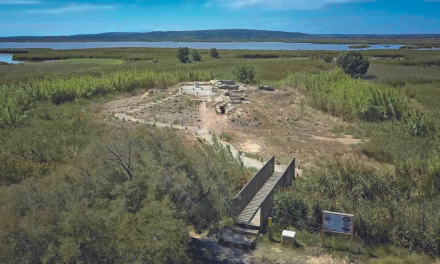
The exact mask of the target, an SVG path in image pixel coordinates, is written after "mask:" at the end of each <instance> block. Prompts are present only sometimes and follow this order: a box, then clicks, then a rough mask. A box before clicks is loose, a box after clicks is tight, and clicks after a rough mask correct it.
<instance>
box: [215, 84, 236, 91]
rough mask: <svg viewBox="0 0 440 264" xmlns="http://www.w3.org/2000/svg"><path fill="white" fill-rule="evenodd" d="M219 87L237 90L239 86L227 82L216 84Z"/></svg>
mask: <svg viewBox="0 0 440 264" xmlns="http://www.w3.org/2000/svg"><path fill="white" fill-rule="evenodd" d="M218 88H219V89H222V90H230V91H232V90H238V89H239V88H240V87H239V86H238V85H229V84H221V85H219V86H218Z"/></svg>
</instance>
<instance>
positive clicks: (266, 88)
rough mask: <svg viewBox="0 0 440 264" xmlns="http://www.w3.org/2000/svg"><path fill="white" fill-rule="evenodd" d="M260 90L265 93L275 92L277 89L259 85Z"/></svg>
mask: <svg viewBox="0 0 440 264" xmlns="http://www.w3.org/2000/svg"><path fill="white" fill-rule="evenodd" d="M258 90H263V91H275V89H274V88H273V86H264V85H258Z"/></svg>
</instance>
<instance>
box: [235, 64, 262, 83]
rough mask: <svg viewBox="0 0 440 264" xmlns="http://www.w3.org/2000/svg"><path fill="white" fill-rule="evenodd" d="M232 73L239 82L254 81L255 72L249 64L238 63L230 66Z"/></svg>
mask: <svg viewBox="0 0 440 264" xmlns="http://www.w3.org/2000/svg"><path fill="white" fill-rule="evenodd" d="M232 74H234V76H235V77H237V79H238V80H239V81H240V82H243V83H254V82H255V75H256V74H257V72H256V71H255V68H254V67H253V66H249V65H248V64H245V63H239V64H237V65H236V66H235V67H234V68H232Z"/></svg>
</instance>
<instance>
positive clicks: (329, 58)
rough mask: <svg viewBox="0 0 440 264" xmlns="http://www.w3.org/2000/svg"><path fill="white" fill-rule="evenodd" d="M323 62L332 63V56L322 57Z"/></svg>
mask: <svg viewBox="0 0 440 264" xmlns="http://www.w3.org/2000/svg"><path fill="white" fill-rule="evenodd" d="M324 61H325V62H327V63H330V62H332V61H333V56H331V55H326V56H324Z"/></svg>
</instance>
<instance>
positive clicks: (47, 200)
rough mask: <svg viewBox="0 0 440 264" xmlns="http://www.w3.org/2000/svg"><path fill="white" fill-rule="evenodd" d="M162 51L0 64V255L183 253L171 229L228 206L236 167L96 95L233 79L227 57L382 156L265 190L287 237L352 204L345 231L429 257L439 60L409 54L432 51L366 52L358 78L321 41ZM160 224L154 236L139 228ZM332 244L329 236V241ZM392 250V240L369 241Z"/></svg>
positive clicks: (436, 195)
mask: <svg viewBox="0 0 440 264" xmlns="http://www.w3.org/2000/svg"><path fill="white" fill-rule="evenodd" d="M175 53H176V50H175V49H148V48H145V49H140V48H139V49H138V48H136V49H134V48H127V49H119V48H118V49H93V50H76V51H51V50H29V53H20V56H30V57H28V58H37V57H38V58H48V57H51V56H52V58H55V57H56V56H59V57H60V58H63V60H59V61H56V62H35V63H27V64H18V65H0V145H1V146H2V147H1V148H0V218H1V219H0V220H1V221H2V223H6V224H5V225H0V262H4V263H20V261H21V262H26V261H31V260H35V259H37V260H38V261H40V260H41V261H49V260H50V261H52V262H53V263H55V262H75V261H77V262H79V261H84V260H86V259H87V260H93V261H97V262H99V261H100V260H103V259H105V260H106V261H108V262H110V261H112V260H114V259H118V258H119V259H120V260H121V261H122V262H124V261H128V260H133V259H137V260H139V261H140V262H157V263H161V262H166V261H169V262H173V263H187V262H188V261H189V260H188V255H187V250H188V248H187V247H188V236H187V232H186V231H185V228H186V227H187V226H194V227H195V228H196V229H199V230H206V229H208V228H209V229H215V228H218V223H219V221H220V220H221V219H227V218H229V217H230V207H229V206H230V201H231V199H232V197H233V195H234V194H233V193H232V192H231V190H233V189H236V188H237V185H239V184H242V183H243V182H245V181H244V179H247V178H248V177H249V171H248V170H246V169H244V168H243V167H242V166H241V165H240V164H239V162H237V161H234V159H232V157H231V156H230V154H228V152H227V150H225V149H223V148H221V147H220V146H214V147H208V146H205V145H203V144H199V143H197V142H194V141H191V140H190V139H188V138H185V137H182V136H179V135H178V134H176V133H175V132H173V131H166V132H164V131H159V130H157V129H154V128H141V129H139V130H136V129H128V128H126V127H125V128H124V127H117V126H114V125H111V124H108V123H106V122H105V121H104V118H103V117H102V116H101V115H100V105H101V104H103V103H105V102H107V101H108V100H111V99H112V98H113V97H114V96H116V95H118V94H121V93H135V92H138V91H137V90H140V92H146V91H147V90H148V89H151V88H164V87H169V86H172V85H174V84H176V83H178V82H183V81H194V80H210V79H212V78H218V79H235V77H234V76H233V75H232V71H231V69H232V68H233V67H234V66H235V65H236V64H237V63H240V62H245V63H247V64H250V65H252V66H254V67H255V68H256V71H257V83H261V84H269V85H275V86H278V87H280V88H282V89H285V90H289V89H295V90H296V89H299V90H301V91H302V93H304V94H305V96H306V99H307V100H304V101H303V103H308V104H309V105H310V106H311V107H314V108H317V109H319V110H323V111H324V112H328V113H329V115H336V116H340V117H342V118H343V119H345V120H346V121H347V123H348V122H349V123H348V124H349V125H350V126H351V127H354V128H355V130H356V131H358V132H359V133H360V134H362V135H364V136H365V137H366V138H367V139H368V140H367V141H366V142H365V143H364V144H361V145H360V146H358V147H356V150H357V151H358V152H359V153H360V154H362V155H365V156H368V157H369V158H371V159H372V160H374V161H375V162H379V163H381V164H386V165H392V166H393V167H394V168H395V171H394V172H393V173H390V172H389V170H388V171H386V172H385V171H381V170H380V169H378V170H372V169H371V168H369V167H368V166H367V165H368V164H363V163H362V160H361V161H353V160H351V161H349V162H347V161H343V160H339V159H337V158H336V157H335V159H334V160H330V161H320V162H321V165H322V166H321V167H318V168H316V169H314V170H310V171H306V172H305V174H304V178H303V179H300V180H299V181H297V182H295V183H294V184H293V185H292V187H291V189H289V190H286V191H283V192H279V193H278V194H277V196H276V198H275V201H274V204H275V216H276V224H277V225H278V226H279V228H280V229H282V228H290V227H292V228H294V229H295V230H297V231H299V232H301V233H300V235H301V236H300V237H299V238H300V240H299V241H303V242H304V241H307V240H313V241H315V240H316V239H317V236H316V235H315V234H314V233H313V230H312V229H308V228H305V227H304V226H301V225H300V224H301V223H302V224H307V225H309V226H312V227H313V226H315V225H319V223H320V222H319V221H320V217H321V211H322V210H336V211H343V212H347V213H354V214H356V221H357V222H356V226H357V227H359V231H358V233H357V235H359V237H361V238H362V239H363V240H364V241H366V242H367V243H368V244H369V245H370V246H374V247H375V250H376V251H379V252H380V253H379V256H381V257H382V258H393V256H392V254H394V253H393V252H397V251H399V250H401V251H399V252H400V253H401V256H403V257H401V258H400V257H395V258H394V259H395V262H390V263H417V262H408V261H409V260H408V259H411V258H417V256H420V259H429V261H431V260H432V259H433V258H434V257H435V256H439V252H440V251H439V250H440V241H439V240H438V237H439V234H440V231H439V223H438V219H440V218H439V216H440V208H439V206H438V205H439V204H440V203H439V199H440V191H439V190H440V177H439V176H438V175H440V173H439V172H440V165H439V164H440V162H439V160H440V154H439V152H438V150H439V149H440V141H439V138H440V129H439V128H440V119H439V115H438V114H439V113H440V106H439V104H438V98H439V96H440V77H439V76H440V67H438V66H427V65H428V64H426V63H423V62H427V61H435V60H438V59H439V58H440V55H439V54H438V52H436V51H422V50H406V49H405V50H390V51H388V50H376V51H374V50H369V51H365V52H363V53H364V55H365V56H368V57H372V58H373V59H372V60H371V65H370V68H369V70H368V72H367V74H366V75H365V76H364V77H363V78H362V79H356V80H355V79H351V78H350V77H348V76H346V75H345V74H343V73H342V72H341V71H340V70H338V69H334V68H335V63H325V62H324V61H323V59H322V57H323V56H325V55H331V56H334V57H336V56H337V55H338V52H332V51H242V50H238V51H237V50H234V51H232V50H220V51H219V53H220V58H219V59H215V58H212V57H210V55H209V51H208V50H200V53H201V55H202V61H201V62H192V63H186V64H183V63H181V62H179V61H178V59H177V57H176V54H175ZM256 54H259V55H256ZM260 55H261V56H260ZM90 56H91V57H90ZM255 57H259V58H255ZM405 62H417V63H416V64H411V63H406V64H405ZM220 136H221V137H222V138H224V139H225V140H228V139H229V140H231V139H233V138H232V136H231V135H229V134H223V135H220ZM115 153H116V154H115ZM128 153H131V154H133V156H127V155H129V154H128ZM131 154H130V155H131ZM118 157H119V159H118ZM125 161H127V162H128V161H130V162H131V161H133V163H132V164H133V165H130V166H132V167H130V168H128V169H127V167H126V166H125V165H126V163H125ZM130 164H131V163H130ZM129 172H130V173H129ZM133 175H134V176H133ZM218 197H222V198H223V197H226V198H225V199H218ZM158 208H161V210H158ZM182 208H183V209H182ZM157 210H158V211H160V212H158V213H157V214H156V215H153V214H151V212H152V211H157ZM282 214H288V215H291V216H293V218H292V219H290V218H289V217H286V216H281V215H282ZM295 217H296V218H298V217H299V218H300V219H303V222H301V223H299V222H298V221H297V220H296V218H295ZM137 219H147V220H151V221H138V220H137ZM159 219H160V220H159ZM292 223H296V224H292ZM298 223H299V224H298ZM75 226H82V227H83V228H82V229H81V231H78V230H77V229H75V228H74V227H75ZM162 229H163V230H167V231H168V232H166V233H154V232H153V233H151V230H162ZM168 233H171V234H175V235H173V236H168V235H167V234H168ZM126 234H130V236H127V235H126ZM144 234H148V236H145V235H144ZM152 237H154V238H158V239H159V241H161V243H159V244H160V245H159V244H158V243H156V242H157V241H158V240H157V239H154V238H152ZM121 241H122V242H121ZM303 242H301V243H303ZM315 242H316V241H315ZM358 242H359V241H358ZM304 243H306V242H304ZM312 244H313V243H312ZM78 245H79V246H78ZM97 245H99V246H97ZM125 245H132V247H131V249H130V250H127V248H124V247H125ZM144 245H148V247H147V248H149V249H146V248H145V246H144ZM341 245H342V246H341ZM156 246H157V247H156ZM346 246H347V245H346V243H345V244H344V243H342V242H341V241H339V240H337V239H336V240H335V241H334V243H333V242H332V246H330V247H334V249H335V250H336V248H337V247H340V248H343V250H346V249H345V247H346ZM390 247H391V248H394V247H396V248H398V249H395V250H394V251H393V250H391V251H392V252H391V253H389V254H388V253H383V251H386V250H387V249H389V248H390ZM381 248H382V249H381ZM170 251H172V252H173V254H168V255H167V252H170ZM30 252H31V253H30ZM115 252H125V253H124V254H122V255H118V254H117V253H115ZM402 252H404V253H402ZM412 252H419V253H421V255H410V253H412ZM361 253H362V254H368V253H367V252H365V251H362V252H361ZM400 253H399V254H400ZM425 253H426V254H430V255H431V256H427V255H425ZM387 254H388V255H387ZM372 255H374V254H372ZM14 256H22V257H21V258H20V260H17V259H15V258H14ZM390 256H391V257H390ZM411 256H415V257H411ZM432 256H434V257H432ZM405 261H406V262H405ZM425 263H429V262H425Z"/></svg>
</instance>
